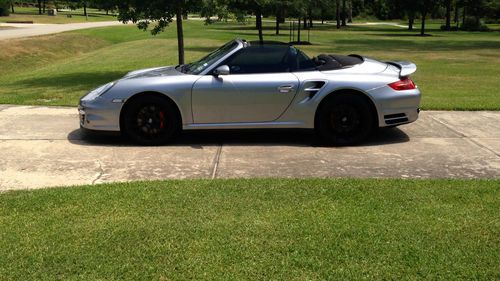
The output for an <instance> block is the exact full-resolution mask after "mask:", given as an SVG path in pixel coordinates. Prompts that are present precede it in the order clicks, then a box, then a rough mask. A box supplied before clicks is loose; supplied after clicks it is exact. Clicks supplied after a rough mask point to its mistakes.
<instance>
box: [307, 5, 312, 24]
mask: <svg viewBox="0 0 500 281" xmlns="http://www.w3.org/2000/svg"><path fill="white" fill-rule="evenodd" d="M307 16H308V17H309V28H312V27H313V12H312V9H311V8H309V12H308V15H307Z"/></svg>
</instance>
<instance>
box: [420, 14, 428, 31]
mask: <svg viewBox="0 0 500 281" xmlns="http://www.w3.org/2000/svg"><path fill="white" fill-rule="evenodd" d="M426 16H427V10H425V11H422V26H421V27H420V36H424V35H425V17H426Z"/></svg>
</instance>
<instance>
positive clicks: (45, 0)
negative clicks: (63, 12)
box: [43, 0, 47, 14]
mask: <svg viewBox="0 0 500 281" xmlns="http://www.w3.org/2000/svg"><path fill="white" fill-rule="evenodd" d="M46 2H47V0H43V14H45V4H46Z"/></svg>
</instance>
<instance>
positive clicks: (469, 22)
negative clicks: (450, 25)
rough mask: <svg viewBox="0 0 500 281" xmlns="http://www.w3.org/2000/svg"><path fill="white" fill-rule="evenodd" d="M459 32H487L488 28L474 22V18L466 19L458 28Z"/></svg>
mask: <svg viewBox="0 0 500 281" xmlns="http://www.w3.org/2000/svg"><path fill="white" fill-rule="evenodd" d="M460 29H461V30H466V31H488V30H489V28H488V27H487V26H486V25H484V23H483V22H482V21H478V20H476V19H475V18H474V17H467V18H466V19H465V22H463V23H462V25H461V26H460Z"/></svg>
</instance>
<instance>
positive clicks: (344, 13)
mask: <svg viewBox="0 0 500 281" xmlns="http://www.w3.org/2000/svg"><path fill="white" fill-rule="evenodd" d="M341 20H342V26H347V0H342V12H341Z"/></svg>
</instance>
